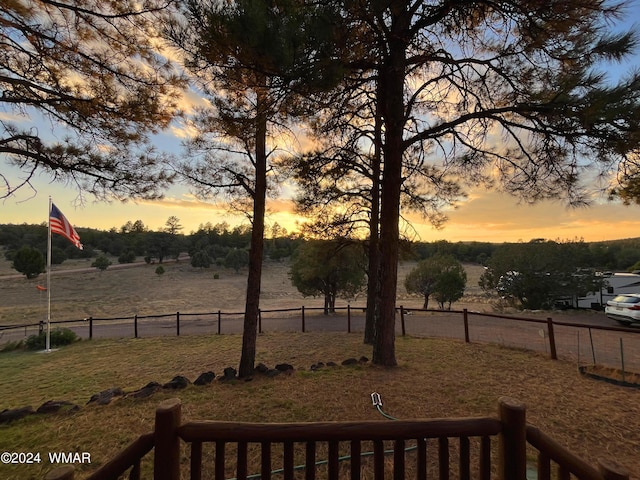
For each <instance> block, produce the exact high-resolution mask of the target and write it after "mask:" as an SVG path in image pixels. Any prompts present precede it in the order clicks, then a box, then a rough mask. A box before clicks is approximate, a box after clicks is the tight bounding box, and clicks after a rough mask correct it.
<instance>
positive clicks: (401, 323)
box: [400, 305, 407, 337]
mask: <svg viewBox="0 0 640 480" xmlns="http://www.w3.org/2000/svg"><path fill="white" fill-rule="evenodd" d="M400 325H401V326H402V336H403V337H404V336H405V335H406V333H407V331H406V330H405V327H404V307H403V306H402V305H400Z"/></svg>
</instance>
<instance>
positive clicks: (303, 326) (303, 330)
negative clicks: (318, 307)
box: [301, 305, 305, 333]
mask: <svg viewBox="0 0 640 480" xmlns="http://www.w3.org/2000/svg"><path fill="white" fill-rule="evenodd" d="M301 311H302V333H304V332H305V324H304V323H305V319H304V305H303V306H302V310H301Z"/></svg>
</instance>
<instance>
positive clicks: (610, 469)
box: [598, 459, 629, 480]
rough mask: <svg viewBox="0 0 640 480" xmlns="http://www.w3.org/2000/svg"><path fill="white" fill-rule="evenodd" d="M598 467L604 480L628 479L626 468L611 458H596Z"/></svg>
mask: <svg viewBox="0 0 640 480" xmlns="http://www.w3.org/2000/svg"><path fill="white" fill-rule="evenodd" d="M598 469H599V470H600V473H601V474H602V476H603V478H604V479H605V480H629V472H628V471H627V469H626V468H624V467H623V466H622V465H619V464H617V463H615V462H613V461H611V460H608V459H598Z"/></svg>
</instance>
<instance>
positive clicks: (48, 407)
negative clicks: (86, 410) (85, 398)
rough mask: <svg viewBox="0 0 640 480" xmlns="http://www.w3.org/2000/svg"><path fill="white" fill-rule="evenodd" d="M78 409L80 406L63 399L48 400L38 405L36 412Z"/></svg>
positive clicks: (73, 410) (72, 410)
mask: <svg viewBox="0 0 640 480" xmlns="http://www.w3.org/2000/svg"><path fill="white" fill-rule="evenodd" d="M79 409H80V407H79V406H78V405H74V404H73V403H71V402H67V401H65V400H48V401H46V402H44V403H43V404H42V405H40V406H39V407H38V409H37V410H36V413H55V412H57V411H59V410H65V411H69V412H75V411H76V410H79Z"/></svg>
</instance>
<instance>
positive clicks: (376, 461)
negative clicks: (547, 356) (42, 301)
mask: <svg viewBox="0 0 640 480" xmlns="http://www.w3.org/2000/svg"><path fill="white" fill-rule="evenodd" d="M456 444H457V445H456ZM428 445H429V446H428ZM185 446H186V447H187V448H186V449H185V450H188V452H183V448H184V447H185ZM456 446H457V448H455V447H456ZM369 448H371V450H372V451H371V452H367V451H366V449H369ZM151 450H154V452H153V460H152V462H153V463H152V466H151V465H149V464H150V463H151V459H150V457H151V455H147V454H149V452H151ZM531 453H532V457H533V458H535V464H534V465H533V470H534V471H535V472H536V478H538V479H539V480H550V479H551V478H558V479H570V478H578V479H581V480H628V479H629V473H628V472H627V471H626V470H625V469H624V468H623V467H621V466H619V465H617V464H616V463H615V462H612V461H609V460H599V462H598V463H599V465H598V468H594V467H593V466H591V465H590V464H588V463H586V462H585V461H583V460H582V459H580V458H579V457H577V456H575V455H574V454H572V453H571V452H570V451H568V450H566V449H565V448H563V447H562V446H560V445H559V444H558V443H556V442H555V441H554V440H553V439H551V438H550V437H548V436H547V435H546V434H544V433H543V432H541V431H540V430H539V429H537V428H536V427H534V426H532V425H528V424H527V421H526V409H525V406H524V405H522V404H520V403H518V402H517V401H515V400H513V399H510V398H506V397H503V398H501V399H500V400H499V405H498V417H497V418H491V417H482V418H453V419H424V420H410V421H403V420H395V421H362V422H316V423H278V424H269V423H243V422H217V421H200V422H188V423H182V420H181V403H180V400H179V399H176V398H174V399H169V400H165V401H164V402H162V403H161V404H160V405H159V406H158V408H157V409H156V415H155V429H154V432H152V433H148V434H146V435H142V436H141V437H139V438H138V439H137V440H135V441H134V442H133V443H132V444H130V445H129V446H128V447H127V448H125V449H124V450H123V451H122V452H121V453H120V454H118V455H117V456H116V457H114V458H113V459H111V460H110V461H108V462H107V463H105V464H104V465H103V466H102V467H100V468H99V469H98V470H97V471H95V472H94V473H92V474H91V475H90V476H89V477H88V478H87V480H118V479H120V478H122V475H125V474H127V473H128V478H129V479H130V480H140V478H143V477H145V478H153V479H154V480H179V479H180V478H187V475H182V473H183V471H184V470H187V469H188V470H189V475H188V478H190V479H191V480H201V479H202V478H207V479H209V478H213V479H216V480H223V479H229V478H233V479H237V480H246V479H250V478H251V479H253V478H261V479H263V480H268V479H270V478H272V477H274V476H275V477H276V478H280V476H282V478H284V480H293V479H294V478H304V479H305V480H313V479H315V478H322V479H329V480H338V479H341V478H344V479H346V478H350V479H353V480H356V479H361V478H373V479H375V480H382V479H385V478H394V479H397V480H400V479H404V478H418V479H420V480H423V479H424V480H426V479H427V478H438V479H440V480H445V479H449V478H457V479H460V480H467V479H471V478H478V479H481V480H489V479H494V478H495V479H499V480H526V479H527V471H528V470H531V467H530V466H529V465H528V464H527V457H528V455H529V454H531ZM369 454H370V455H369ZM365 455H366V456H365ZM318 457H320V458H321V459H323V460H320V461H319V460H318ZM145 458H146V459H149V460H148V461H147V464H146V465H144V466H143V460H144V459H145ZM298 461H299V462H300V465H298V466H296V465H295V464H296V462H298ZM343 462H344V463H343ZM298 470H301V471H302V473H298ZM150 471H152V473H151V472H150ZM254 472H256V473H254ZM143 473H144V475H143ZM73 479H74V470H73V467H71V466H66V467H59V468H57V469H54V470H52V471H50V472H49V473H48V474H47V476H46V477H45V480H73Z"/></svg>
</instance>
